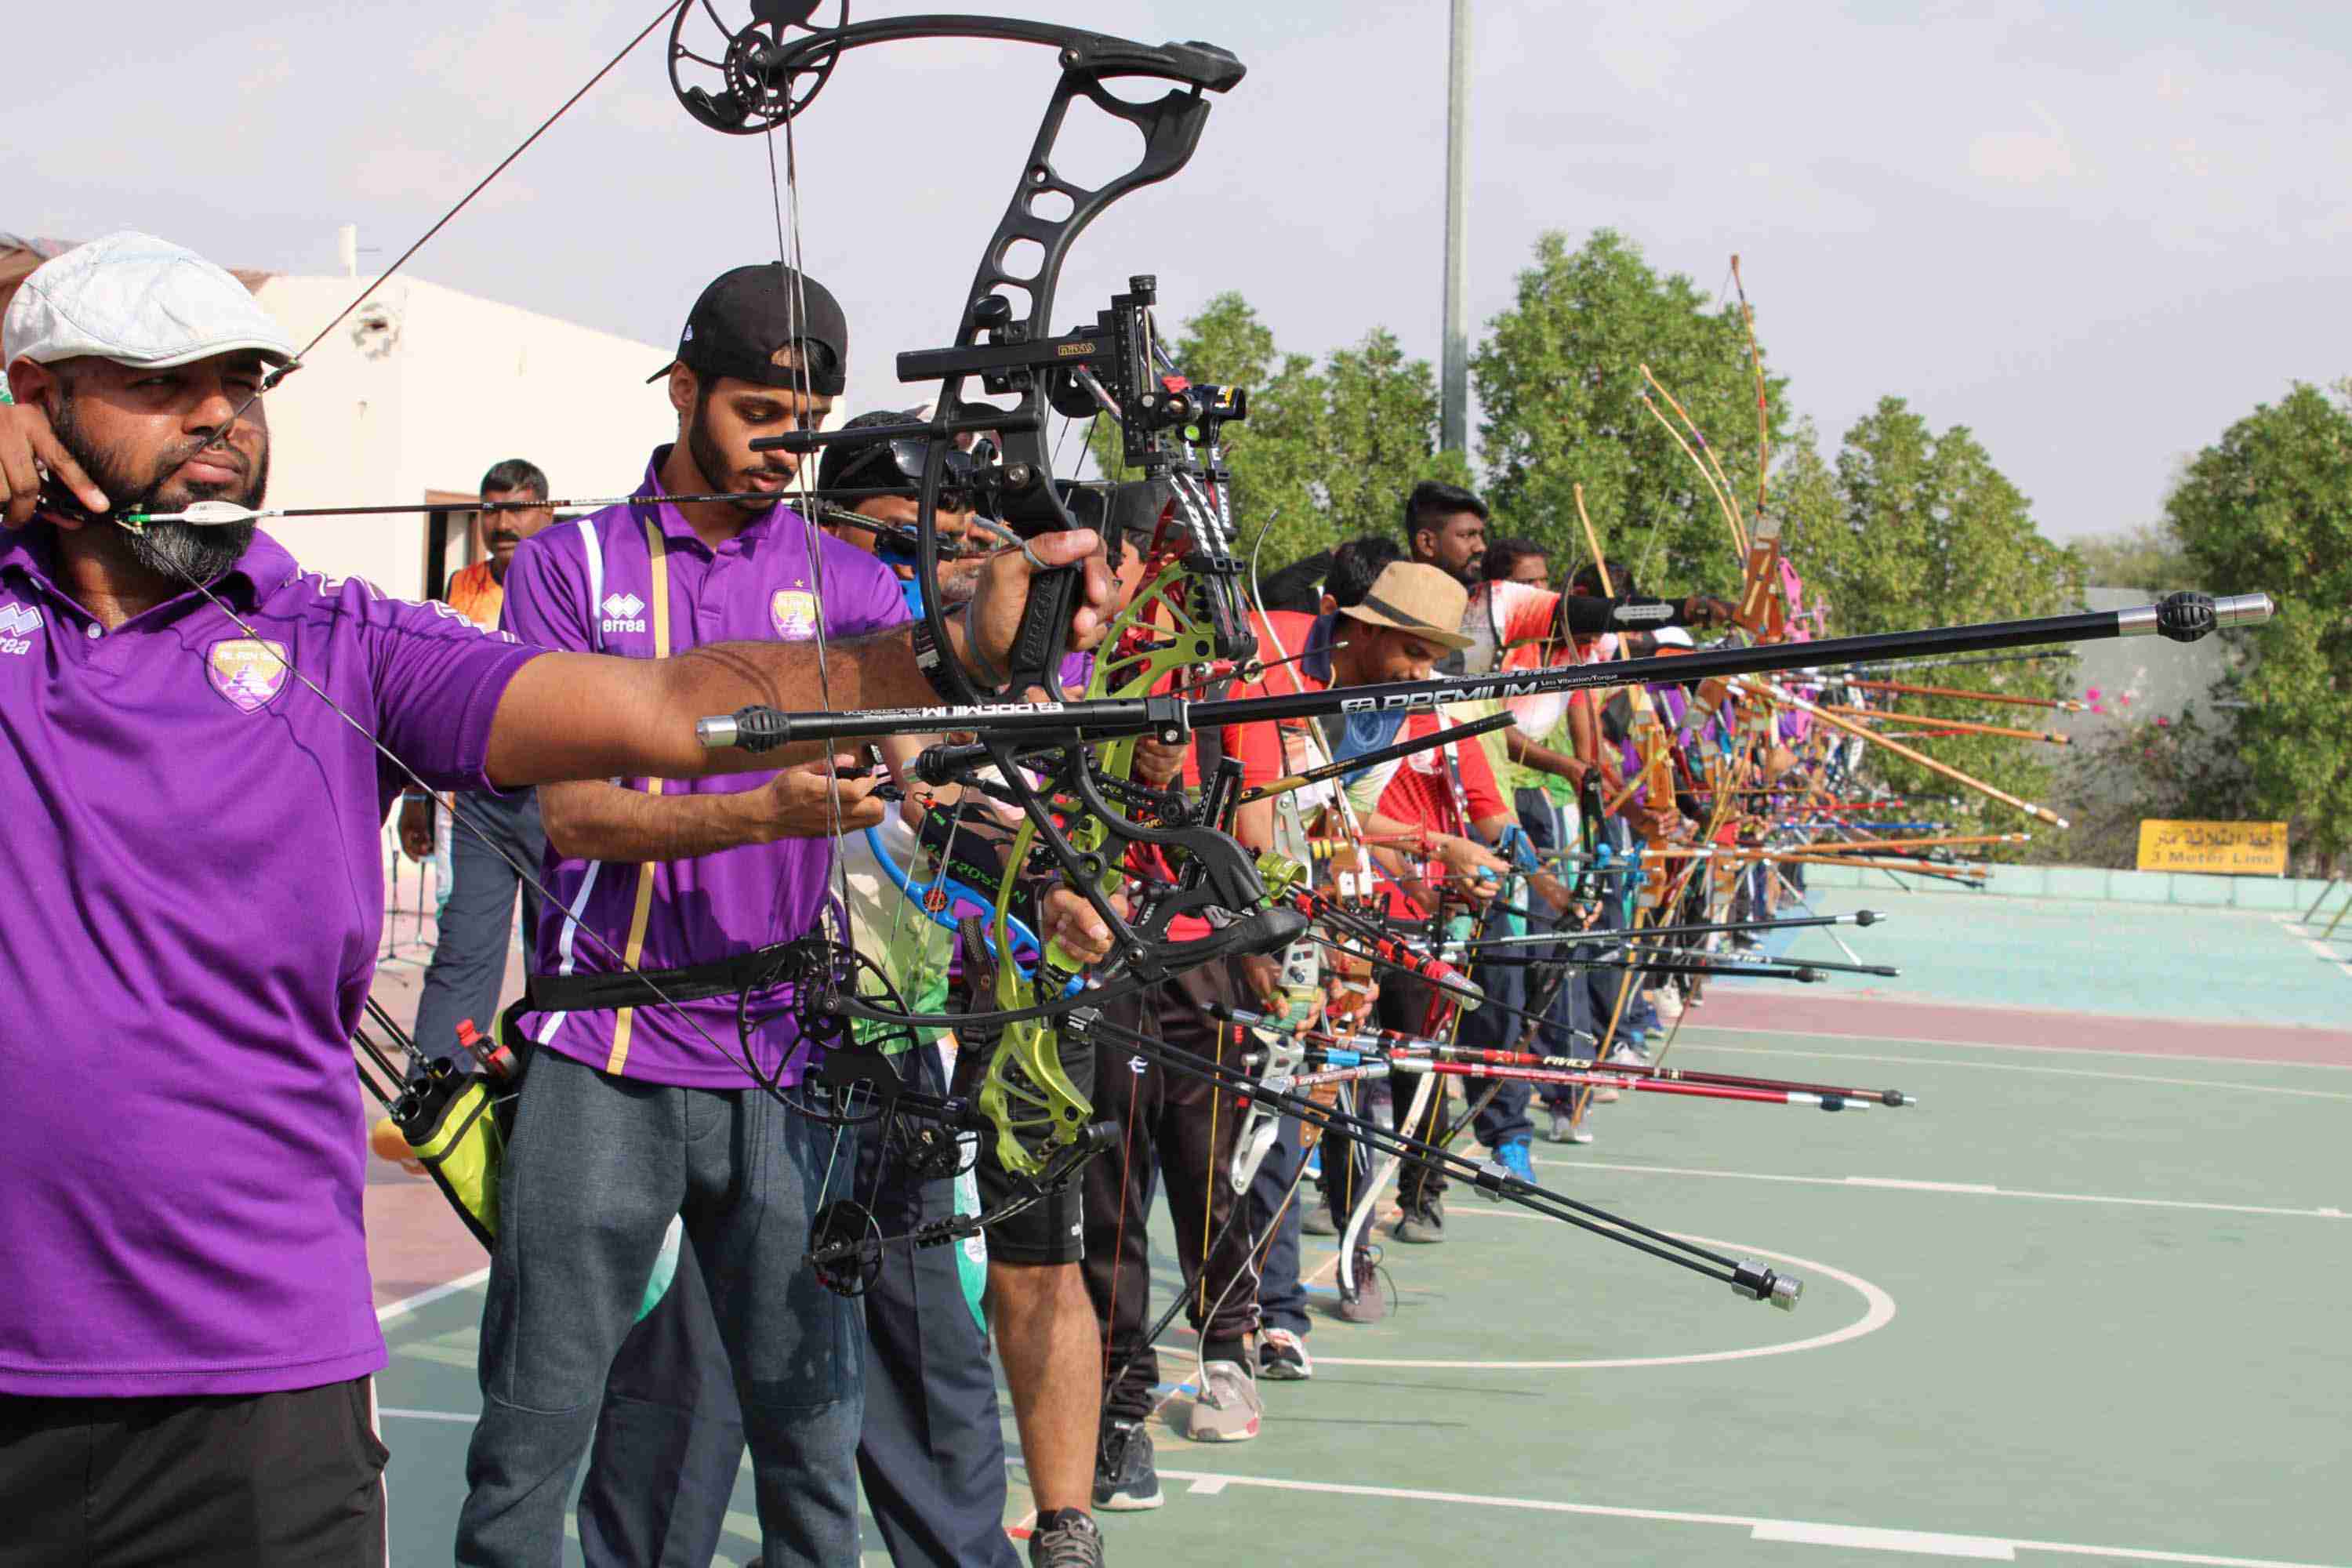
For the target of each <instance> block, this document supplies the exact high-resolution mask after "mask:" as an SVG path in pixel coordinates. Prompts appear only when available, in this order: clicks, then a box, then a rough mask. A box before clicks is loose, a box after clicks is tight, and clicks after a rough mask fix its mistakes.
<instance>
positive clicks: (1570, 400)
mask: <svg viewBox="0 0 2352 1568" xmlns="http://www.w3.org/2000/svg"><path fill="white" fill-rule="evenodd" d="M1643 364H1647V365H1648V366H1649V367H1650V369H1651V370H1652V372H1654V374H1656V376H1657V378H1658V379H1659V381H1660V382H1662V383H1663V384H1664V386H1665V388H1666V390H1667V391H1669V392H1671V393H1672V394H1673V395H1674V396H1675V399H1676V400H1677V401H1679V402H1680V403H1681V404H1682V405H1683V407H1684V408H1685V410H1687V411H1688V412H1689V415H1690V416H1691V419H1692V420H1693V421H1694V422H1695V423H1696V426H1697V427H1698V430H1699V432H1700V433H1701V434H1702V435H1704V436H1705V437H1706V438H1707V439H1708V440H1710V441H1712V442H1713V443H1714V444H1715V448H1714V449H1715V453H1716V456H1717V458H1720V459H1721V461H1722V464H1723V468H1724V469H1725V471H1726V473H1727V474H1728V476H1729V477H1730V479H1731V492H1732V495H1733V498H1734V500H1735V502H1736V504H1737V505H1738V507H1739V509H1740V510H1741V511H1742V512H1743V513H1745V512H1746V511H1748V510H1749V509H1750V508H1751V506H1752V503H1753V502H1754V500H1755V497H1756V489H1757V486H1756V479H1757V464H1758V460H1759V453H1758V450H1757V429H1756V424H1757V411H1756V384H1755V374H1754V371H1753V369H1752V367H1751V365H1750V363H1749V360H1748V334H1747V331H1746V329H1745V327H1744V326H1743V325H1742V323H1741V320H1740V316H1739V311H1738V307H1737V306H1728V307H1726V308H1723V309H1720V310H1718V309H1715V308H1713V307H1712V305H1711V303H1710V301H1709V300H1707V298H1706V296H1705V295H1704V294H1703V293H1701V292H1700V291H1699V289H1697V287H1696V285H1694V284H1693V283H1692V282H1691V280H1690V279H1687V278H1685V277H1683V276H1681V275H1679V274H1677V275H1675V276H1672V277H1664V278H1662V277H1660V276H1659V275H1658V273H1657V272H1656V271H1655V270H1654V268H1651V267H1650V265H1649V264H1648V263H1647V262H1645V261H1644V260H1643V258H1642V253H1641V251H1640V249H1639V248H1638V247H1635V246H1634V245H1633V243H1632V242H1631V241H1629V240H1627V239H1625V238H1623V237H1622V236H1620V235H1618V234H1616V233H1614V232H1612V231H1611V230H1608V229H1600V230H1596V231H1595V232H1594V233H1593V236H1592V237H1591V239H1590V240H1588V241H1587V242H1586V243H1585V244H1584V246H1583V247H1581V248H1580V249H1577V250H1574V251H1571V250H1570V248H1569V246H1568V240H1567V238H1566V237H1565V236H1563V235H1560V234H1558V233H1551V234H1546V235H1544V236H1543V237H1541V238H1539V239H1538V241H1537V242H1536V253H1535V260H1534V263H1533V265H1531V266H1529V267H1528V268H1526V269H1525V270H1524V271H1522V272H1521V273H1520V274H1519V278H1518V289H1517V297H1516V298H1515V300H1513V302H1512V304H1511V307H1510V308H1509V309H1508V310H1505V311H1503V313H1502V314H1500V315H1499V316H1497V317H1496V318H1495V320H1494V321H1492V322H1491V323H1489V335H1488V337H1487V338H1486V341H1485V342H1483V343H1482V344H1480V346H1479V348H1478V350H1477V352H1476V353H1475V354H1474V355H1473V356H1472V358H1471V374H1472V376H1473V378H1474V379H1475V383H1476V385H1477V390H1478V398H1479V403H1480V405H1481V407H1482V409H1483V410H1484V414H1483V418H1482V420H1481V423H1480V426H1479V433H1480V437H1481V447H1480V452H1481V456H1482V457H1483V458H1484V459H1485V462H1486V468H1487V470H1488V473H1489V475H1490V483H1489V486H1488V496H1489V499H1490V500H1492V501H1493V502H1494V504H1495V506H1496V511H1497V514H1498V516H1499V518H1500V520H1501V521H1500V527H1501V528H1502V529H1503V530H1504V531H1508V532H1512V533H1519V534H1525V535H1528V537H1531V538H1533V539H1535V540H1537V541H1538V542H1540V543H1542V544H1543V545H1545V547H1546V548H1547V549H1548V550H1549V551H1551V552H1553V554H1554V556H1555V558H1556V559H1559V560H1562V561H1580V560H1582V559H1583V558H1584V557H1585V556H1586V555H1588V554H1589V553H1590V552H1589V551H1588V550H1587V549H1586V548H1585V544H1584V535H1583V531H1582V530H1581V528H1580V526H1579V524H1578V521H1577V516H1576V506H1575V500H1574V496H1573V490H1574V487H1575V486H1577V485H1579V484H1581V485H1582V486H1583V487H1584V494H1585V500H1586V502H1587V504H1588V506H1589V507H1590V509H1591V513H1592V521H1593V524H1594V527H1595V529H1596V530H1597V531H1598V532H1599V533H1600V536H1601V548H1602V549H1603V550H1605V551H1607V552H1609V554H1610V555H1611V557H1612V558H1617V559H1622V560H1624V561H1626V562H1628V563H1631V564H1633V566H1634V567H1635V568H1636V569H1637V572H1638V573H1639V574H1640V575H1641V576H1643V578H1645V579H1647V581H1644V582H1643V583H1642V584H1640V585H1641V586H1642V587H1643V590H1644V591H1645V592H1658V591H1664V590H1667V589H1671V590H1672V591H1676V592H1680V591H1685V590H1687V589H1692V588H1700V587H1711V588H1714V589H1716V590H1717V591H1719V592H1727V591H1729V590H1730V589H1731V588H1732V587H1733V586H1734V585H1736V584H1738V580H1739V558H1738V553H1737V552H1735V551H1734V549H1733V548H1732V542H1731V533H1730V529H1729V527H1728V525H1727V522H1726V521H1725V519H1724V515H1723V510H1722V504H1721V503H1720V502H1719V501H1718V500H1717V498H1716V495H1715V493H1714V491H1713V490H1712V489H1710V488H1709V486H1708V485H1707V483H1706V480H1705V479H1703V477H1702V475H1701V473H1700V470H1699V468H1697V466H1696V465H1695V464H1694V463H1693V462H1692V461H1691V460H1690V458H1686V457H1685V455H1684V453H1683V452H1682V450H1681V449H1680V447H1677V446H1676V444H1675V439H1674V437H1672V436H1670V435H1669V434H1668V433H1667V432H1666V430H1665V428H1664V426H1662V425H1661V424H1660V423H1659V421H1658V420H1657V419H1655V418H1654V417H1653V416H1651V414H1650V412H1649V411H1648V410H1647V409H1645V408H1643V405H1642V403H1643V396H1644V395H1650V396H1652V397H1653V398H1655V395H1654V393H1652V392H1651V391H1650V388H1649V385H1648V384H1647V383H1646V382H1645V381H1644V379H1643V375H1642V374H1641V369H1640V367H1641V366H1642V365H1643ZM1767 385H1768V403H1769V420H1770V429H1771V435H1772V441H1773V445H1774V446H1775V447H1779V446H1780V443H1781V441H1782V439H1783V438H1784V437H1785V434H1786V430H1787V427H1788V423H1789V415H1788V411H1787V408H1786V405H1785V403H1784V401H1783V398H1782V393H1783V391H1784V390H1785V383H1783V382H1782V381H1781V380H1780V379H1779V378H1769V380H1768V383H1767ZM1655 406H1656V407H1657V409H1658V412H1659V413H1661V414H1664V415H1665V416H1666V417H1667V418H1668V419H1675V415H1674V412H1673V410H1672V409H1671V408H1669V407H1668V406H1666V405H1665V404H1664V401H1663V400H1662V399H1658V400H1656V402H1655ZM1676 425H1677V426H1678V427H1679V426H1680V421H1679V420H1676ZM1683 436H1684V439H1685V440H1690V433H1689V431H1688V430H1686V429H1685V430H1684V431H1683ZM1691 445H1692V447H1693V450H1694V451H1696V449H1697V447H1698V443H1697V442H1696V441H1692V443H1691Z"/></svg>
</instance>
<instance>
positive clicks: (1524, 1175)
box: [1495, 1138, 1536, 1186]
mask: <svg viewBox="0 0 2352 1568" xmlns="http://www.w3.org/2000/svg"><path fill="white" fill-rule="evenodd" d="M1495 1163H1496V1164H1498V1165H1500V1166H1502V1167H1503V1169H1505V1170H1506V1171H1508V1172H1510V1173H1511V1174H1512V1175H1514V1176H1516V1177H1517V1178H1518V1179H1519V1180H1520V1181H1522V1182H1525V1183H1527V1184H1528V1185H1529V1186H1534V1185H1535V1184H1536V1165H1535V1154H1534V1152H1533V1151H1532V1150H1531V1149H1530V1148H1529V1147H1528V1141H1527V1140H1526V1139H1524V1138H1507V1139H1505V1140H1504V1141H1503V1146H1502V1147H1501V1148H1499V1149H1497V1150H1496V1151H1495Z"/></svg>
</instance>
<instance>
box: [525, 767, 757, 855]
mask: <svg viewBox="0 0 2352 1568" xmlns="http://www.w3.org/2000/svg"><path fill="white" fill-rule="evenodd" d="M753 798H754V796H753V795H752V793H751V792H744V793H741V794H736V795H648V794H646V793H645V792H644V791H642V790H634V789H624V788H623V787H622V786H620V785H619V784H602V783H572V784H549V785H547V786H546V787H545V788H544V789H542V790H541V791H540V796H539V812H540V820H541V824H542V825H543V826H545V827H546V829H547V841H548V843H549V844H550V845H551V846H552V847H554V849H555V852H556V853H557V854H558V855H562V856H565V857H567V858H571V859H575V860H617V861H622V862H625V863H635V862H637V861H641V860H691V859H693V858H695V857H697V856H699V855H716V854H718V853H719V851H720V850H722V849H733V848H736V847H739V846H741V845H745V844H761V843H767V842H769V841H770V840H771V839H772V837H773V836H772V834H770V833H768V832H767V831H766V829H765V827H764V826H763V825H762V824H761V822H760V821H759V819H758V818H757V817H756V816H754V815H753V814H752V813H751V812H749V811H747V810H745V809H744V808H745V806H746V805H747V804H748V803H749V802H750V801H751V799H753Z"/></svg>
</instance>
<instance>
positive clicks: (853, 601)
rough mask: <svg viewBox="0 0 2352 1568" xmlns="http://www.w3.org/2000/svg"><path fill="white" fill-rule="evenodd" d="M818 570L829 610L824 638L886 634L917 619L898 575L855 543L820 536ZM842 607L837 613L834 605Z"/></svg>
mask: <svg viewBox="0 0 2352 1568" xmlns="http://www.w3.org/2000/svg"><path fill="white" fill-rule="evenodd" d="M817 552H818V553H817V561H818V569H819V571H820V572H822V574H823V577H822V579H821V580H822V581H823V583H824V598H825V604H826V611H825V617H824V629H825V635H826V636H828V637H864V636H866V634H867V633H869V632H887V631H888V630H889V629H890V628H891V627H893V626H905V625H906V624H907V623H908V621H910V620H912V619H913V618H914V614H913V612H912V611H911V610H909V609H908V605H907V595H906V594H905V592H904V591H903V590H902V589H901V588H900V587H899V586H898V574H896V573H894V572H892V571H891V570H890V568H888V567H887V566H885V565H884V564H882V563H881V562H880V561H879V560H878V559H877V558H876V557H874V556H872V555H868V554H867V553H866V552H865V551H863V550H860V549H858V548H857V547H856V545H854V544H845V543H843V542H841V541H840V540H838V539H835V538H834V537H833V536H832V535H830V534H823V533H821V534H819V535H818V543H817ZM834 605H840V606H841V609H840V611H839V613H837V614H836V613H835V611H834V609H833V607H832V606H834Z"/></svg>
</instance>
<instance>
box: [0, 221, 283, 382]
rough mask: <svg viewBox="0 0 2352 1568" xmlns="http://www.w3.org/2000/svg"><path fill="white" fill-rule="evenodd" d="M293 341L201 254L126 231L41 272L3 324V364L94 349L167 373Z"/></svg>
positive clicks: (274, 354)
mask: <svg viewBox="0 0 2352 1568" xmlns="http://www.w3.org/2000/svg"><path fill="white" fill-rule="evenodd" d="M240 350H250V351H253V352H256V353H261V354H263V355H264V356H266V357H268V358H269V359H273V360H276V361H278V363H285V362H286V361H288V360H290V359H292V358H293V357H294V345H293V344H292V343H290V342H288V341H287V337H286V333H285V331H284V330H283V329H281V328H280V327H279V326H278V322H277V321H275V320H274V319H272V318H271V316H270V314H269V312H268V311H267V310H263V309H262V308H261V305H260V302H259V301H258V300H255V299H254V297H253V295H252V293H251V292H250V291H249V290H248V289H247V288H246V286H245V285H244V284H242V283H240V282H238V281H237V280H236V279H235V278H232V277H231V276H229V274H228V273H227V271H226V270H225V269H224V268H219V267H216V266H215V265H214V264H213V263H211V262H209V261H206V260H205V258H203V257H201V256H198V255H197V254H196V253H195V252H194V251H193V250H189V249H186V248H185V247H181V246H177V245H173V244H172V243H171V242H170V241H168V240H162V239H157V238H156V237H154V236H153V235H152V234H139V233H136V232H134V231H132V230H130V229H124V230H123V231H121V233H119V234H110V235H108V236H107V237H105V238H103V239H94V240H91V241H90V242H89V244H88V245H82V246H77V247H74V248H73V249H71V250H68V251H67V252H66V253H65V254H64V255H63V256H58V257H52V258H50V259H48V260H47V261H44V262H43V263H41V265H40V266H38V267H37V268H34V269H33V270H32V271H31V273H29V274H28V275H26V279H25V281H24V282H23V283H22V284H20V285H18V287H17V289H16V299H14V300H10V301H9V304H8V315H7V318H6V320H5V321H0V364H15V363H16V362H17V361H18V360H20V359H29V360H33V361H35V362H37V363H41V364H52V363H56V362H57V361H58V360H62V359H73V358H77V357H79V356H80V355H83V354H94V355H96V356H97V357H99V358H100V359H110V360H114V361H117V362H119V363H122V364H135V365H144V366H149V367H152V368H154V369H158V370H160V369H163V368H165V367H167V366H170V365H175V364H192V363H194V362H195V361H197V360H200V359H210V358H211V357H212V356H213V355H215V354H225V353H236V352H238V351H240Z"/></svg>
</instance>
